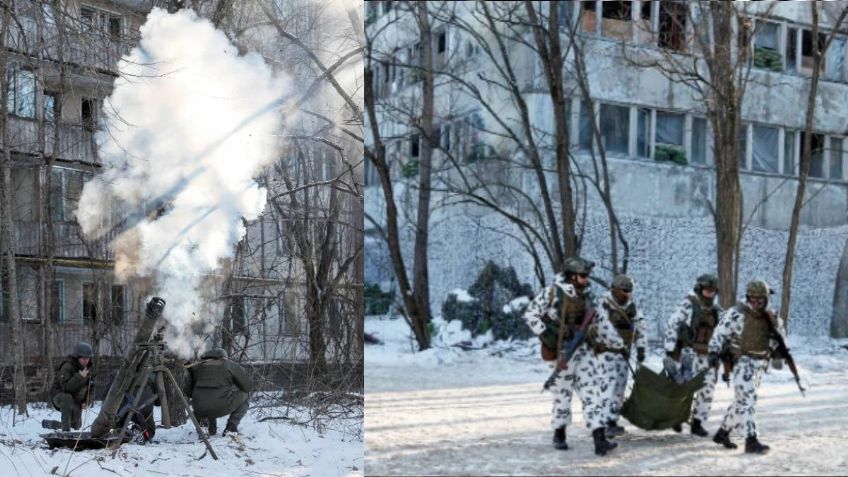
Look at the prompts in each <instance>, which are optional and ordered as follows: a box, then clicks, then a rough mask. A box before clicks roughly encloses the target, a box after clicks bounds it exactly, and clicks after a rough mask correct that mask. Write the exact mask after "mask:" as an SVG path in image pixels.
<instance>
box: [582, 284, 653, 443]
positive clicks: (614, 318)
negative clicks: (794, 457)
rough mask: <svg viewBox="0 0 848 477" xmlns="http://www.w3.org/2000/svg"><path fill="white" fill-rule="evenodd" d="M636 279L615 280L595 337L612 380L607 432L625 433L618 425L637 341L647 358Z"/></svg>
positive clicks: (639, 355)
mask: <svg viewBox="0 0 848 477" xmlns="http://www.w3.org/2000/svg"><path fill="white" fill-rule="evenodd" d="M632 294H633V279H632V278H630V277H628V276H627V275H618V276H617V277H615V278H614V279H613V281H612V287H610V291H609V292H608V293H606V294H605V295H604V296H603V297H602V298H601V306H600V308H599V309H598V317H597V319H596V327H595V328H594V331H595V333H593V335H592V338H593V339H592V341H593V345H594V348H595V352H596V353H597V355H598V361H599V366H600V378H599V381H600V382H602V383H611V385H610V386H609V388H608V389H609V390H610V393H609V395H608V397H607V420H606V424H607V436H609V437H616V436H619V435H622V434H624V427H622V426H619V425H618V417H619V415H620V414H621V406H622V404H624V392H625V390H626V389H627V377H628V375H629V373H628V367H629V366H628V361H629V360H630V351H631V348H632V347H633V344H634V343H635V344H636V360H637V361H638V362H639V363H641V362H642V361H644V360H645V349H646V347H647V344H648V343H647V337H646V329H645V317H644V316H643V315H642V313H641V312H639V311H638V310H637V309H636V304H635V303H633V300H632V299H631V297H632Z"/></svg>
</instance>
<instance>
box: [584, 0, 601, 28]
mask: <svg viewBox="0 0 848 477" xmlns="http://www.w3.org/2000/svg"><path fill="white" fill-rule="evenodd" d="M580 6H581V7H582V10H581V11H580V25H581V28H582V29H583V31H585V32H589V33H595V28H596V26H597V24H598V19H597V13H596V10H595V8H596V6H595V2H580Z"/></svg>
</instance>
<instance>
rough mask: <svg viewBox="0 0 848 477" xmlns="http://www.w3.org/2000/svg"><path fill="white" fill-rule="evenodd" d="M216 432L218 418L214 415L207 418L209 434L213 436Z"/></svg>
mask: <svg viewBox="0 0 848 477" xmlns="http://www.w3.org/2000/svg"><path fill="white" fill-rule="evenodd" d="M217 433H218V419H217V418H214V417H210V418H209V435H210V436H214V435H215V434H217Z"/></svg>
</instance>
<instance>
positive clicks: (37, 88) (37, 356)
mask: <svg viewBox="0 0 848 477" xmlns="http://www.w3.org/2000/svg"><path fill="white" fill-rule="evenodd" d="M159 3H163V2H152V1H133V0H122V1H120V0H119V1H95V0H91V1H84V2H79V1H78V0H68V1H66V2H62V4H63V10H64V11H63V12H61V13H60V12H55V11H53V9H52V5H51V4H52V2H15V3H14V13H15V19H16V20H17V21H16V22H15V25H12V26H11V27H10V28H9V30H8V33H7V35H6V37H5V39H4V40H5V43H4V53H5V59H6V72H5V75H6V81H7V82H8V101H7V105H6V108H7V112H8V116H7V117H8V119H7V122H6V125H5V128H6V131H5V133H6V134H7V136H6V137H7V138H8V139H7V141H8V142H7V143H6V145H7V147H8V150H9V151H10V153H11V161H12V166H11V167H12V171H11V183H12V194H11V195H12V203H11V204H10V205H11V214H12V221H13V224H12V242H13V243H12V244H11V245H12V247H13V249H14V254H15V266H16V274H17V284H18V287H17V288H18V289H17V291H16V292H15V293H13V292H12V291H11V290H9V286H8V282H7V275H6V274H5V267H4V268H3V270H4V274H3V280H2V294H0V352H2V354H3V356H4V364H5V366H6V367H5V368H3V369H5V370H6V371H4V372H3V376H0V381H2V383H3V389H2V390H0V394H4V395H5V394H7V393H9V392H11V388H10V386H11V381H10V378H9V376H8V375H9V374H10V373H11V370H10V368H9V367H8V366H9V365H10V364H11V359H12V356H13V355H12V346H11V336H10V335H11V323H10V316H9V308H8V303H9V300H11V299H15V298H16V299H17V300H18V303H19V305H20V315H21V319H22V322H23V344H24V356H25V360H26V364H27V368H26V369H27V370H26V374H27V382H28V390H29V391H30V392H31V393H38V392H40V391H43V389H44V386H45V382H44V376H43V373H42V372H41V371H42V370H44V369H45V364H46V363H45V359H46V358H47V357H52V358H53V359H54V361H55V360H57V359H60V358H61V357H62V356H65V355H66V354H67V353H68V352H69V351H70V350H72V349H73V347H74V346H75V345H76V343H77V342H79V341H87V342H89V343H91V344H92V345H93V346H94V349H95V354H96V356H98V357H103V358H106V357H117V356H123V355H124V353H125V352H126V350H127V346H128V344H129V343H131V341H132V339H133V337H134V336H135V326H136V323H137V319H138V318H139V316H140V314H141V313H142V312H143V309H144V305H145V302H146V299H147V298H148V295H149V293H150V287H151V284H150V283H149V280H147V279H135V280H131V281H129V282H120V281H116V280H115V278H114V276H113V273H112V268H113V265H114V252H113V250H112V249H111V247H110V242H111V240H112V239H114V238H115V237H116V236H117V235H118V234H120V233H121V232H122V231H123V228H122V220H123V219H124V217H125V216H126V215H127V214H128V213H129V211H121V210H113V211H112V216H111V217H110V219H109V221H110V223H109V224H106V225H107V228H106V229H108V230H110V232H108V233H107V234H105V235H104V236H103V237H100V238H98V239H95V240H86V239H85V237H83V234H82V231H81V228H80V226H79V224H78V223H77V222H76V218H75V212H76V209H77V206H78V202H79V199H80V196H81V193H82V189H83V186H84V184H85V182H86V181H87V180H88V179H90V178H91V177H93V176H94V175H95V174H97V173H98V171H99V169H100V167H101V163H100V161H99V159H98V152H97V148H96V146H95V142H94V132H95V130H96V129H97V127H98V116H99V115H100V114H102V113H101V108H102V106H103V100H104V98H106V97H108V95H109V94H110V91H111V88H112V83H113V81H114V80H115V79H116V78H117V76H118V71H117V66H118V60H119V59H120V57H121V55H122V53H125V52H127V51H129V49H130V48H132V47H133V46H134V45H135V43H136V42H137V35H138V28H139V26H140V25H141V24H142V23H143V22H144V19H145V15H146V13H147V12H149V10H150V9H151V8H152V7H153V6H154V5H158V4H159ZM60 29H61V31H62V38H63V40H62V42H61V48H60V45H59V40H58V38H59V32H60ZM60 78H63V80H62V79H60ZM60 98H61V107H60V105H59V104H58V103H59V101H60ZM51 157H52V158H53V159H54V160H53V164H52V167H51V168H50V172H49V174H48V172H47V171H48V163H49V161H50V158H51ZM48 206H49V207H48ZM48 210H49V219H50V220H49V221H48V220H47V218H48V217H47V214H48ZM50 229H52V234H49V233H48V231H49V230H50ZM247 230H248V237H247V238H246V239H245V240H244V241H243V246H242V247H240V250H241V251H242V253H246V254H247V255H249V256H250V257H252V258H251V259H250V260H244V261H243V263H237V264H234V265H233V266H232V267H231V269H230V271H231V272H232V275H228V276H227V277H225V276H224V275H225V274H226V273H228V272H226V271H225V272H222V273H221V274H220V275H216V276H214V277H210V279H212V280H213V281H215V283H216V290H218V291H219V292H220V291H221V289H222V287H223V286H224V282H226V286H227V287H228V288H227V297H226V299H227V302H226V305H225V306H224V307H223V308H225V309H226V312H225V317H226V318H227V326H226V327H224V328H225V329H226V330H227V332H229V333H231V334H232V336H233V337H234V339H235V338H238V337H239V336H241V337H242V338H243V341H244V342H248V339H247V336H250V339H249V342H250V346H249V347H244V348H243V350H242V351H243V353H242V354H241V356H240V359H246V360H250V361H261V362H272V361H274V362H283V361H284V362H302V361H304V360H305V359H306V358H307V357H308V341H307V339H306V338H305V337H304V330H303V328H304V325H303V323H301V316H300V311H299V310H300V309H301V308H300V307H301V305H300V300H301V297H300V295H299V294H300V288H299V285H298V284H296V283H292V281H291V280H292V279H291V277H290V276H283V271H280V270H277V271H276V272H275V271H274V270H273V269H274V268H275V264H277V265H276V267H277V268H280V269H282V268H283V267H280V266H279V263H280V262H282V261H285V260H286V259H285V258H283V257H282V256H283V255H284V254H285V253H286V246H285V243H284V240H283V237H282V231H281V230H280V229H279V227H278V226H277V224H276V223H275V222H274V221H273V220H271V219H270V218H269V217H268V214H265V213H263V215H262V216H261V217H260V218H259V219H257V220H255V221H253V222H251V223H249V224H248V226H247ZM245 251H247V252H245ZM256 257H261V261H259V262H257V258H256ZM237 261H238V259H237ZM226 278H229V280H227V279H226ZM284 285H285V286H284ZM47 290H49V292H47ZM48 293H49V297H48V296H47V294H48ZM39 297H46V300H40V299H39ZM164 298H165V299H166V300H167V297H164ZM48 301H49V303H47V302H48ZM45 306H47V307H49V316H46V313H45V311H44V308H45ZM48 325H49V326H48ZM217 332H218V333H221V327H217ZM220 339H221V337H220V336H217V340H218V342H220ZM102 384H103V385H106V384H108V383H102Z"/></svg>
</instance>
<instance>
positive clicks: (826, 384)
mask: <svg viewBox="0 0 848 477" xmlns="http://www.w3.org/2000/svg"><path fill="white" fill-rule="evenodd" d="M369 348H371V349H372V350H373V351H371V350H366V362H368V365H367V366H366V368H365V385H366V399H365V403H366V409H367V412H366V417H365V429H366V431H365V436H366V460H365V465H366V473H367V474H380V475H382V474H390V475H403V474H405V475H411V474H412V475H414V474H428V475H430V474H435V475H496V474H500V475H504V474H519V475H528V474H530V475H545V474H581V475H584V474H585V475H597V474H687V475H737V474H738V475H764V474H787V473H793V474H809V475H828V474H829V475H833V474H844V473H845V469H848V454H846V452H845V445H846V444H848V351H843V350H839V348H835V349H834V347H830V349H829V350H828V354H815V353H811V354H810V355H799V357H798V358H797V359H798V360H799V364H800V365H801V372H802V374H803V378H804V379H806V380H807V381H808V382H809V385H810V389H809V390H808V392H807V397H806V398H802V397H801V395H800V393H799V392H798V389H797V388H796V387H795V382H794V381H793V380H792V379H791V375H790V373H789V371H788V370H785V369H784V370H783V371H779V372H776V371H770V372H769V374H768V375H766V377H765V380H764V383H763V386H762V387H761V393H760V405H759V414H758V416H759V417H758V423H759V426H760V436H761V440H762V441H763V442H764V443H766V444H768V445H770V446H772V452H771V453H770V454H769V455H768V456H766V457H762V456H749V455H744V454H743V453H742V451H741V449H740V450H737V451H725V450H724V449H722V448H721V447H719V446H718V445H716V444H714V443H713V442H712V441H711V440H710V439H704V438H698V437H695V436H692V435H691V434H688V427H687V426H684V434H682V435H678V434H675V433H674V432H673V431H670V430H669V431H652V432H647V431H642V430H640V429H637V428H635V427H633V426H631V425H629V423H628V422H627V421H626V420H624V421H623V424H624V425H625V427H626V428H627V431H628V434H627V435H625V436H623V437H621V438H619V439H618V441H619V443H620V445H619V448H618V449H615V450H614V451H613V453H612V454H611V456H608V457H606V458H598V457H596V456H595V455H594V453H593V447H592V443H591V435H590V432H589V430H588V429H586V428H585V427H584V423H583V420H582V416H581V413H580V408H579V403H578V401H577V400H576V399H575V400H574V401H573V403H572V404H573V409H574V417H575V420H574V425H573V426H572V427H571V428H570V429H569V436H568V442H569V445H570V446H571V449H570V450H569V451H566V452H559V451H555V450H554V449H553V448H552V447H551V445H550V438H551V433H552V432H551V431H550V430H549V429H550V428H549V411H550V405H551V404H550V399H551V398H550V395H549V394H547V393H545V394H542V393H541V392H540V391H541V386H542V382H543V381H544V380H545V378H546V377H547V373H548V371H547V368H546V367H545V366H544V365H543V364H541V363H540V362H539V361H536V360H533V359H530V358H528V357H526V356H525V357H519V358H511V357H509V356H505V357H492V356H488V357H483V356H482V354H483V352H472V353H465V355H463V356H457V352H455V351H453V350H447V351H449V352H450V353H449V354H450V356H449V359H446V360H444V363H443V364H439V365H433V363H432V362H431V361H432V359H429V361H426V360H425V362H424V364H423V365H416V364H415V363H408V362H406V363H404V362H403V361H402V360H401V361H400V362H399V364H393V363H391V362H390V360H387V359H384V358H385V357H384V356H382V355H383V354H385V353H384V351H380V350H378V349H376V348H375V347H369ZM368 353H371V356H372V357H375V358H376V359H374V360H373V361H374V363H372V360H370V357H369V355H368ZM437 353H442V354H444V353H443V351H442V350H440V351H437ZM650 362H651V363H650V364H652V367H656V366H654V365H658V363H659V358H658V357H657V356H652V357H651V359H650ZM716 394H717V396H716V401H715V402H714V405H713V412H712V417H711V418H710V420H709V421H708V422H707V424H706V426H705V427H706V428H707V429H708V430H709V431H711V432H714V431H715V430H716V428H717V426H718V424H719V423H720V420H721V417H722V415H723V413H724V410H725V409H726V408H727V405H728V404H729V402H730V399H731V396H732V393H731V391H730V389H728V388H726V387H724V384H723V383H720V386H719V388H718V390H717V393H716ZM733 439H734V440H735V441H736V442H737V443H741V444H744V440H743V439H742V438H741V437H739V436H737V435H734V436H733Z"/></svg>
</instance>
